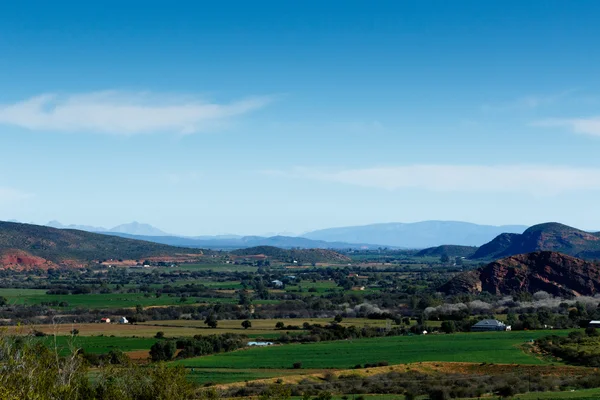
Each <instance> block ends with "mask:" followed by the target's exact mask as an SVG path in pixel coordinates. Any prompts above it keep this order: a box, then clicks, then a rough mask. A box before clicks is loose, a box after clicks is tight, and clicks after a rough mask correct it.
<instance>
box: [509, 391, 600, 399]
mask: <svg viewBox="0 0 600 400" xmlns="http://www.w3.org/2000/svg"><path fill="white" fill-rule="evenodd" d="M513 398H514V399H520V400H538V399H539V400H546V399H552V400H598V399H600V388H594V389H582V390H574V391H572V392H532V393H526V394H520V395H516V396H515V397H513Z"/></svg>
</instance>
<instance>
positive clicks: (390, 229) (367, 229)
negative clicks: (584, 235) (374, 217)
mask: <svg viewBox="0 0 600 400" xmlns="http://www.w3.org/2000/svg"><path fill="white" fill-rule="evenodd" d="M525 229H527V227H526V226H520V225H505V226H490V225H477V224H471V223H468V222H458V221H423V222H415V223H408V224H406V223H385V224H373V225H364V226H349V227H343V228H331V229H323V230H318V231H314V232H309V233H306V234H304V235H302V236H303V237H306V238H309V239H314V240H325V241H329V242H348V243H374V244H379V245H383V246H395V247H404V248H414V249H423V248H428V247H435V246H441V245H445V244H448V243H451V244H454V245H461V246H481V245H482V244H484V243H486V242H489V241H490V240H492V239H493V238H495V237H496V236H498V235H499V234H501V233H504V232H509V233H522V232H523V231H524V230H525Z"/></svg>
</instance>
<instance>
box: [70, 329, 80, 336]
mask: <svg viewBox="0 0 600 400" xmlns="http://www.w3.org/2000/svg"><path fill="white" fill-rule="evenodd" d="M71 335H73V336H77V335H79V329H77V328H75V329H73V330H72V331H71Z"/></svg>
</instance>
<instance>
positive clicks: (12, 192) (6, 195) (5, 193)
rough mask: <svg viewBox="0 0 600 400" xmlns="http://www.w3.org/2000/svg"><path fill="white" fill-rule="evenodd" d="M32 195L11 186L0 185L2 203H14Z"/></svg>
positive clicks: (0, 200)
mask: <svg viewBox="0 0 600 400" xmlns="http://www.w3.org/2000/svg"><path fill="white" fill-rule="evenodd" d="M30 197H32V195H31V194H30V193H25V192H23V191H21V190H18V189H13V188H9V187H0V204H7V203H14V202H17V201H22V200H26V199H28V198H30Z"/></svg>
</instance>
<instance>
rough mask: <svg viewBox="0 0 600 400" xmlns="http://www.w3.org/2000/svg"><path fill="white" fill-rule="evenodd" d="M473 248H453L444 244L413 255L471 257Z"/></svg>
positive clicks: (474, 250) (473, 251) (475, 248)
mask: <svg viewBox="0 0 600 400" xmlns="http://www.w3.org/2000/svg"><path fill="white" fill-rule="evenodd" d="M477 249H478V248H477V247H475V246H455V245H448V244H445V245H443V246H437V247H429V248H427V249H423V250H421V251H419V252H418V253H416V254H415V256H416V257H441V256H443V255H447V256H448V257H471V256H472V255H473V254H474V253H475V252H476V251H477Z"/></svg>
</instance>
